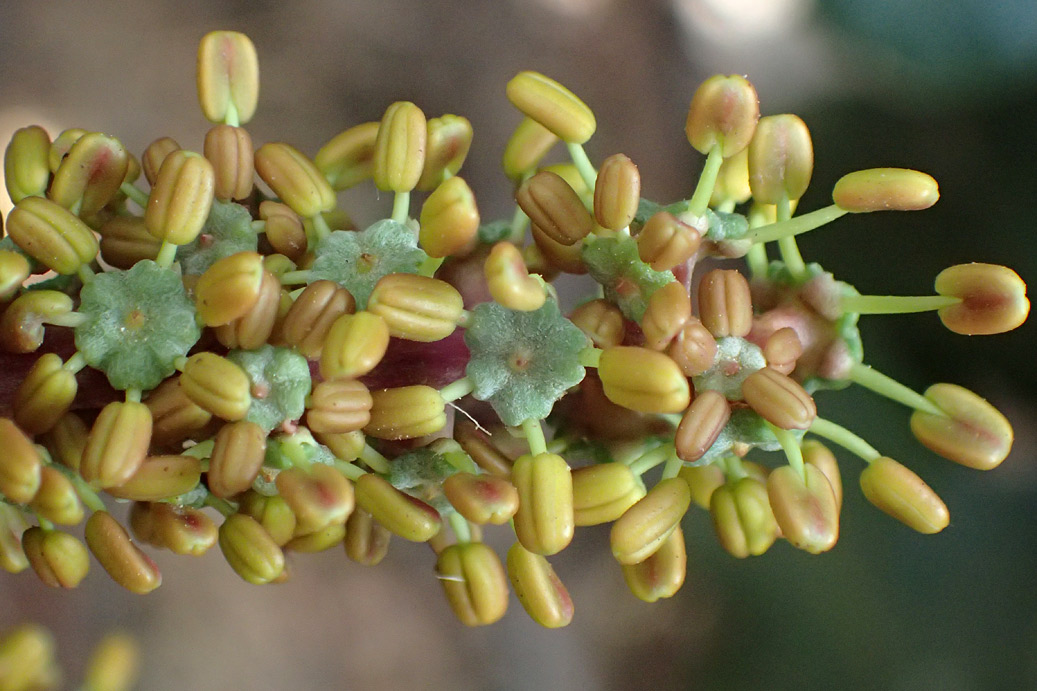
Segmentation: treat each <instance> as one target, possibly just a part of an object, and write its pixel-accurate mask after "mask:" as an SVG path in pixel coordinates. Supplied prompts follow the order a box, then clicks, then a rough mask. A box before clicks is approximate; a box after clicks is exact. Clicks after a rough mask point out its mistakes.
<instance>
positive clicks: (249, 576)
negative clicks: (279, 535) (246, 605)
mask: <svg viewBox="0 0 1037 691" xmlns="http://www.w3.org/2000/svg"><path fill="white" fill-rule="evenodd" d="M219 543H220V550H221V551H222V552H223V557H224V558H225V559H226V560H227V563H228V564H230V567H231V568H232V569H234V572H235V573H236V574H238V575H239V576H241V578H243V579H244V580H245V581H247V582H249V583H251V584H253V585H263V584H265V583H269V582H270V581H272V580H274V579H276V578H277V577H278V576H280V575H281V574H282V572H284V552H282V551H281V548H280V547H278V546H277V544H276V543H275V542H274V540H273V538H271V537H270V534H269V533H267V532H266V530H264V529H263V526H261V525H260V524H259V523H258V522H257V521H256V519H254V518H252V517H251V516H246V515H245V514H242V513H236V514H232V515H230V516H228V517H227V520H225V521H224V522H223V525H221V526H220V537H219Z"/></svg>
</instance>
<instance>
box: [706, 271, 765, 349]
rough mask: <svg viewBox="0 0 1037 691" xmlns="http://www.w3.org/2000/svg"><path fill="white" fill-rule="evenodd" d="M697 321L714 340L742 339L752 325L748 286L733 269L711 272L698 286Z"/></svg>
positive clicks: (742, 277)
mask: <svg viewBox="0 0 1037 691" xmlns="http://www.w3.org/2000/svg"><path fill="white" fill-rule="evenodd" d="M699 319H701V320H702V324H703V325H704V326H705V327H706V328H707V329H708V330H709V332H710V333H711V334H713V336H715V337H716V338H723V337H725V336H738V337H745V336H746V335H747V334H748V333H749V330H750V329H751V328H752V325H753V303H752V296H751V295H750V294H749V282H748V281H747V280H745V276H743V275H742V274H741V272H739V271H737V270H735V269H713V270H712V271H710V272H709V273H708V274H706V275H705V276H703V277H702V281H701V282H700V283H699Z"/></svg>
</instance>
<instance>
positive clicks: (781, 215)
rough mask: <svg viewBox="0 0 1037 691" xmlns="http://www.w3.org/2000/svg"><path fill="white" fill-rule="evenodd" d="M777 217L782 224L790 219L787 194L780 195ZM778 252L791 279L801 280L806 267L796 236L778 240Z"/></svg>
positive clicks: (790, 213)
mask: <svg viewBox="0 0 1037 691" xmlns="http://www.w3.org/2000/svg"><path fill="white" fill-rule="evenodd" d="M777 217H778V223H784V222H786V221H788V220H789V219H791V218H792V208H791V205H790V204H789V197H788V195H787V194H783V195H781V199H780V200H778V209H777ZM778 250H779V251H780V252H781V259H782V261H784V262H785V266H786V267H788V270H789V273H791V274H792V277H793V278H794V279H796V280H797V281H800V280H802V278H803V277H804V276H805V275H806V273H807V265H806V264H805V263H804V262H803V255H801V254H800V253H799V245H797V244H796V236H795V235H787V236H785V237H781V238H778Z"/></svg>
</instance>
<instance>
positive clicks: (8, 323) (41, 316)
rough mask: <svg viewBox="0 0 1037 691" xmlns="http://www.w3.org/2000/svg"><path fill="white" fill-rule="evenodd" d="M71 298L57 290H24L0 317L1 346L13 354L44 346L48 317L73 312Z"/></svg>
mask: <svg viewBox="0 0 1037 691" xmlns="http://www.w3.org/2000/svg"><path fill="white" fill-rule="evenodd" d="M73 306H74V303H73V302H72V298H70V297H69V296H68V295H65V294H64V293H62V292H59V291H57V290H33V291H29V292H25V293H22V294H21V295H19V296H18V297H17V298H15V299H14V301H13V302H12V303H11V304H10V305H8V306H7V309H5V310H4V313H3V315H2V316H0V345H3V347H4V349H5V350H7V351H8V352H11V353H31V352H33V351H35V350H36V349H37V348H39V347H40V346H41V345H43V336H44V331H45V330H44V326H43V323H44V321H45V320H47V319H48V318H52V317H56V316H59V315H63V314H68V313H69V312H71V311H72V307H73Z"/></svg>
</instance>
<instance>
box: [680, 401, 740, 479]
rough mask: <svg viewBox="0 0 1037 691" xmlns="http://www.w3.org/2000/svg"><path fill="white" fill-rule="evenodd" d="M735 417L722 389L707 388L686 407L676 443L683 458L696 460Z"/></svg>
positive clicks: (690, 461) (689, 460) (691, 460)
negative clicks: (721, 391)
mask: <svg viewBox="0 0 1037 691" xmlns="http://www.w3.org/2000/svg"><path fill="white" fill-rule="evenodd" d="M730 419H731V407H730V405H728V402H727V399H726V398H725V397H724V395H723V394H722V393H720V392H719V391H714V390H712V389H707V390H705V391H703V392H702V393H700V394H698V395H697V396H695V400H693V401H692V402H691V405H690V406H688V409H687V410H686V411H684V415H683V416H682V417H681V422H680V424H679V425H678V426H677V432H676V434H675V435H674V439H673V443H674V445H675V446H676V449H677V456H679V457H680V459H681V460H682V461H686V462H688V463H693V462H695V461H697V460H699V459H700V458H702V456H703V455H704V454H705V453H706V452H707V451H709V449H710V447H712V446H713V443H714V442H715V441H716V440H717V437H719V436H720V433H721V432H722V431H723V430H724V427H725V426H726V425H727V421H728V420H730Z"/></svg>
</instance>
